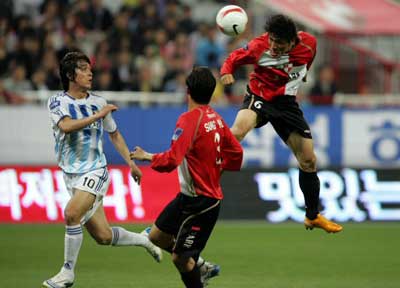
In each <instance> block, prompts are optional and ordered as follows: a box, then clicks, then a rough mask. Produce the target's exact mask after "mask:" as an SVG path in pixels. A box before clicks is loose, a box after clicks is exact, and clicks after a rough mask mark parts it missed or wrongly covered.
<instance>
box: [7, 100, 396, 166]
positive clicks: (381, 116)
mask: <svg viewBox="0 0 400 288" xmlns="http://www.w3.org/2000/svg"><path fill="white" fill-rule="evenodd" d="M184 111H185V108H183V107H154V108H147V109H144V108H139V107H129V108H122V109H120V110H119V111H117V112H115V113H114V118H115V119H116V120H117V123H118V125H119V129H120V130H121V131H122V133H123V135H124V136H125V138H126V140H127V143H128V144H129V146H130V147H132V148H133V147H134V146H136V145H139V146H143V147H144V148H146V149H148V150H149V151H152V152H158V151H162V150H165V149H167V148H168V146H169V144H170V139H171V136H172V132H173V130H174V125H175V122H176V119H177V118H178V116H179V115H180V114H181V113H182V112H184ZM217 111H218V112H219V113H220V114H221V115H222V116H223V117H224V118H225V120H226V122H227V123H228V125H231V124H232V123H233V121H234V118H235V115H236V112H237V108H232V107H229V108H221V109H217ZM399 112H400V111H399V109H358V110H355V109H353V110H352V109H340V108H334V107H333V108H332V107H329V108H313V107H305V108H304V113H305V117H306V118H307V119H308V121H309V123H310V126H311V130H312V132H313V137H314V143H315V150H316V153H317V157H318V165H319V167H320V168H326V167H353V168H367V167H371V168H398V167H400V113H399ZM0 130H1V131H2V136H1V138H0V164H7V165H10V164H19V165H32V164H34V165H54V164H56V163H55V157H54V153H53V139H52V135H51V134H52V132H51V129H50V122H49V119H48V115H47V111H46V109H45V108H44V107H36V106H34V107H30V106H22V107H0ZM105 140H106V141H105V147H104V151H105V153H106V155H107V159H108V162H109V163H110V164H123V159H122V158H121V157H120V156H119V155H118V154H117V152H116V151H115V149H114V148H113V147H112V144H111V143H110V141H108V137H105ZM242 144H243V147H244V149H245V159H244V167H258V168H279V167H280V168H286V167H295V166H296V161H295V159H294V158H293V156H292V155H291V153H290V151H289V150H288V149H287V147H286V146H285V144H284V143H283V142H282V141H281V140H280V138H279V137H278V136H277V135H276V133H275V132H274V131H273V129H272V128H271V126H270V125H267V126H265V127H263V128H261V129H257V130H254V131H252V132H250V133H249V134H248V135H247V137H246V139H245V140H244V141H243V142H242Z"/></svg>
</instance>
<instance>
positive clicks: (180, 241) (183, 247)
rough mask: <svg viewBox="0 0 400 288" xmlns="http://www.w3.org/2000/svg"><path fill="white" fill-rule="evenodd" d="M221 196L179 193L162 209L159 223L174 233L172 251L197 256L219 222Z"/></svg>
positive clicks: (159, 226)
mask: <svg viewBox="0 0 400 288" xmlns="http://www.w3.org/2000/svg"><path fill="white" fill-rule="evenodd" d="M220 202H221V201H220V200H218V199H214V198H209V197H205V196H198V197H189V196H186V195H184V194H182V193H179V194H178V195H177V196H176V198H175V199H174V200H172V201H171V202H170V203H169V204H168V205H167V206H166V207H165V208H164V210H163V211H162V212H161V213H160V215H159V216H158V217H157V220H156V223H155V224H156V226H157V227H158V229H160V230H161V231H163V232H165V233H168V234H171V235H174V236H175V239H176V242H175V246H174V248H173V252H174V253H176V254H179V255H182V256H186V257H193V258H195V259H196V260H197V258H198V257H199V255H200V253H201V251H202V250H203V249H204V247H205V246H206V243H207V241H208V238H209V237H210V235H211V232H212V230H213V229H214V226H215V223H216V222H217V219H218V215H219V209H220Z"/></svg>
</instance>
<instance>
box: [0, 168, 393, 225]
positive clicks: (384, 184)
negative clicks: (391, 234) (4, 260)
mask: <svg viewBox="0 0 400 288" xmlns="http://www.w3.org/2000/svg"><path fill="white" fill-rule="evenodd" d="M141 169H142V171H143V175H144V176H143V179H142V184H141V186H138V185H137V184H136V183H135V182H134V181H133V180H132V178H131V177H130V175H129V169H127V168H126V167H123V166H111V167H110V169H109V173H110V179H111V184H110V187H109V191H108V193H107V196H106V197H105V198H104V207H105V211H106V215H107V218H108V219H109V221H110V222H130V223H135V222H148V223H150V222H153V221H154V220H155V218H156V217H157V216H158V214H159V213H160V211H161V210H162V209H163V208H164V206H165V205H166V204H167V203H168V202H169V201H170V200H172V199H173V198H174V197H175V195H176V194H177V192H178V191H179V184H178V177H177V174H176V172H175V171H174V172H173V173H158V172H155V171H153V170H152V169H150V168H149V167H141ZM399 173H400V171H399V170H398V169H392V170H388V169H379V170H374V169H351V168H344V169H340V170H337V169H333V170H321V171H320V172H319V173H318V175H319V178H320V181H321V193H320V205H321V212H322V213H323V214H324V215H325V216H326V217H327V218H329V219H333V220H335V221H339V222H346V221H356V222H362V221H366V220H371V221H400V181H399V180H398V175H399ZM222 187H223V191H224V195H225V198H224V200H223V203H222V209H221V215H220V219H235V220H239V219H255V220H259V219H265V220H266V221H268V222H274V223H275V222H283V221H287V220H293V221H298V222H302V221H303V219H304V198H303V193H302V192H301V190H300V188H299V186H298V170H297V169H289V170H260V169H243V170H242V171H241V172H226V173H224V174H223V177H222ZM68 199H69V195H68V193H67V191H66V190H65V184H64V180H63V176H62V172H61V171H60V170H58V168H56V167H5V166H3V167H1V166H0V223H52V222H62V221H63V209H64V207H65V205H66V203H67V202H68Z"/></svg>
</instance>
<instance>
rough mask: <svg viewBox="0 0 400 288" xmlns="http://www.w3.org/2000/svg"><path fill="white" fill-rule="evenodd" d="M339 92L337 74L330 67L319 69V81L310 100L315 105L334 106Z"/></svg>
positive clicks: (312, 90)
mask: <svg viewBox="0 0 400 288" xmlns="http://www.w3.org/2000/svg"><path fill="white" fill-rule="evenodd" d="M336 92H337V86H336V81H335V73H334V71H333V69H332V67H330V66H329V65H323V66H322V67H321V68H320V69H319V73H318V79H317V81H315V84H314V86H313V87H312V88H311V91H310V95H309V100H310V102H311V104H313V105H332V104H333V98H334V96H335V93H336Z"/></svg>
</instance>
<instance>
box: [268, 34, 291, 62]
mask: <svg viewBox="0 0 400 288" xmlns="http://www.w3.org/2000/svg"><path fill="white" fill-rule="evenodd" d="M293 46H294V41H290V42H288V41H286V40H283V39H279V38H277V37H275V36H274V35H269V53H270V55H271V56H272V57H274V58H275V57H280V56H282V55H284V54H287V53H288V52H289V51H290V50H291V49H292V48H293Z"/></svg>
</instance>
